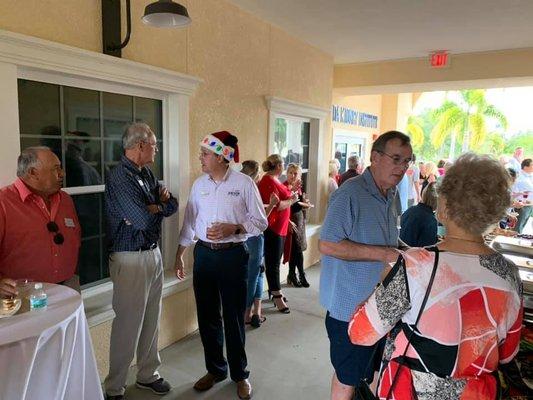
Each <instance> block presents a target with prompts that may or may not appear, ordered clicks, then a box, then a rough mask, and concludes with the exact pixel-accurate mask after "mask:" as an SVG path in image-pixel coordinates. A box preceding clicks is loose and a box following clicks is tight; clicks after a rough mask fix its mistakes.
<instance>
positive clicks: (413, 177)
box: [406, 154, 420, 207]
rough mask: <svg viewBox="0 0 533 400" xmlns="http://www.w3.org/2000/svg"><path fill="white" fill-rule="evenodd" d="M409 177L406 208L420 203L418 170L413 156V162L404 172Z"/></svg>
mask: <svg viewBox="0 0 533 400" xmlns="http://www.w3.org/2000/svg"><path fill="white" fill-rule="evenodd" d="M406 175H407V176H408V177H409V197H408V199H407V207H411V206H414V205H415V204H417V203H418V202H419V201H420V168H418V165H417V164H416V155H415V154H413V162H412V163H411V165H410V166H409V169H408V170H407V172H406Z"/></svg>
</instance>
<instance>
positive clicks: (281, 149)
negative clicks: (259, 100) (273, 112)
mask: <svg viewBox="0 0 533 400" xmlns="http://www.w3.org/2000/svg"><path fill="white" fill-rule="evenodd" d="M274 154H279V155H281V156H282V157H285V155H286V154H287V121H286V120H285V119H284V118H276V122H275V128H274Z"/></svg>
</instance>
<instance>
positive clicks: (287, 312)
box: [272, 294, 291, 314]
mask: <svg viewBox="0 0 533 400" xmlns="http://www.w3.org/2000/svg"><path fill="white" fill-rule="evenodd" d="M281 298H283V301H286V300H285V297H283V295H281V294H275V295H273V296H272V301H273V302H274V305H275V306H276V307H277V308H278V311H279V312H280V313H282V314H289V313H290V312H291V310H290V309H289V307H283V308H279V307H278V306H277V304H276V302H275V301H274V300H275V299H281Z"/></svg>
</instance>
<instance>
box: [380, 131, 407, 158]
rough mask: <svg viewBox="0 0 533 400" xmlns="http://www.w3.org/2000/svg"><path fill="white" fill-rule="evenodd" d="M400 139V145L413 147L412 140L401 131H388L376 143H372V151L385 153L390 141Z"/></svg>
mask: <svg viewBox="0 0 533 400" xmlns="http://www.w3.org/2000/svg"><path fill="white" fill-rule="evenodd" d="M393 139H400V145H401V146H405V145H409V146H410V145H411V138H410V137H409V136H407V135H406V134H405V133H402V132H399V131H388V132H385V133H384V134H382V135H380V136H379V137H378V138H377V139H376V141H375V142H374V143H372V149H371V151H377V152H381V153H383V152H384V151H385V147H386V146H387V143H388V142H389V140H393Z"/></svg>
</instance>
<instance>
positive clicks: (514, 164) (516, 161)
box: [507, 147, 524, 172]
mask: <svg viewBox="0 0 533 400" xmlns="http://www.w3.org/2000/svg"><path fill="white" fill-rule="evenodd" d="M523 159H524V148H523V147H517V148H516V149H515V150H514V153H513V156H512V157H511V158H510V159H509V163H508V164H507V167H509V168H512V169H514V170H515V171H516V172H519V171H520V170H521V169H522V160H523Z"/></svg>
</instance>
